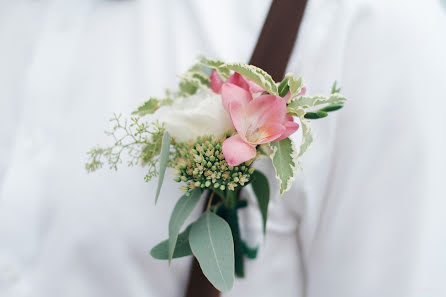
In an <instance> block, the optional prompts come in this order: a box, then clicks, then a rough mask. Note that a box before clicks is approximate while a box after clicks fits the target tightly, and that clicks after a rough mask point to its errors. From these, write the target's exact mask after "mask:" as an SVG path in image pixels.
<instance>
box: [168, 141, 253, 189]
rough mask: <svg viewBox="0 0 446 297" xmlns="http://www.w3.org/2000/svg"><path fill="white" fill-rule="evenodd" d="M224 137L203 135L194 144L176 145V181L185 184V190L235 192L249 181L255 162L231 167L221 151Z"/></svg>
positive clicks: (174, 165)
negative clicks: (200, 189) (198, 188)
mask: <svg viewBox="0 0 446 297" xmlns="http://www.w3.org/2000/svg"><path fill="white" fill-rule="evenodd" d="M223 140H224V139H223ZM223 140H222V139H219V138H217V137H215V136H204V137H199V138H198V139H197V141H196V142H194V143H181V144H177V145H176V149H177V156H176V158H175V160H174V164H173V167H174V168H175V170H176V172H175V175H176V176H175V178H174V180H175V181H177V182H185V183H186V186H184V187H183V188H182V189H183V190H184V191H188V190H191V189H194V188H196V187H200V188H202V189H218V190H221V191H224V190H226V189H228V190H231V191H233V190H234V189H235V188H237V187H239V186H244V185H245V184H246V183H247V182H248V181H249V179H250V177H251V174H252V173H253V172H254V168H250V165H251V163H252V161H248V162H245V163H242V164H240V165H239V166H229V165H228V163H227V162H226V160H225V157H224V156H223V153H222V141H223Z"/></svg>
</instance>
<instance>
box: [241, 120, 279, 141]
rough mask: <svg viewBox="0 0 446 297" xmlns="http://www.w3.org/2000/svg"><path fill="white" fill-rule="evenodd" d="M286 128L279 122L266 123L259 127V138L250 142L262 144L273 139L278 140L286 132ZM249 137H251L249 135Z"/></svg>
mask: <svg viewBox="0 0 446 297" xmlns="http://www.w3.org/2000/svg"><path fill="white" fill-rule="evenodd" d="M285 131H286V128H285V126H284V125H282V124H278V123H266V124H265V125H263V126H262V127H260V128H259V130H258V131H257V132H256V134H257V139H255V140H254V141H253V142H250V143H251V144H262V143H267V142H271V141H275V140H277V139H278V138H279V137H281V136H282V135H283V133H285ZM247 139H249V136H248V135H247Z"/></svg>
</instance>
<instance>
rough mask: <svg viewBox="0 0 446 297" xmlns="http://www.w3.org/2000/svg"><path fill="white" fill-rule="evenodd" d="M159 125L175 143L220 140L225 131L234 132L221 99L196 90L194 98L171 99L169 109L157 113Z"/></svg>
mask: <svg viewBox="0 0 446 297" xmlns="http://www.w3.org/2000/svg"><path fill="white" fill-rule="evenodd" d="M159 121H160V122H162V123H164V126H165V127H166V130H167V132H169V134H170V135H171V136H172V137H173V138H175V140H176V141H179V142H185V141H188V140H195V139H196V138H197V137H198V136H204V135H215V136H217V137H220V136H222V135H223V134H224V133H225V132H227V131H234V127H233V125H232V122H231V118H230V116H229V114H228V112H227V111H226V110H225V108H224V107H223V103H222V100H221V95H219V94H215V93H214V92H212V91H211V90H210V89H200V90H199V91H198V92H197V93H196V94H195V95H192V96H189V97H184V98H178V99H175V102H174V103H173V104H172V105H171V106H166V107H163V108H162V109H160V110H159Z"/></svg>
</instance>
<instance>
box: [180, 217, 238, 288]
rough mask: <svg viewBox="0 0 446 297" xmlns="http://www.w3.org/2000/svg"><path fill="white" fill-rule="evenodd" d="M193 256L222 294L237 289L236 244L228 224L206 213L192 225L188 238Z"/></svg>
mask: <svg viewBox="0 0 446 297" xmlns="http://www.w3.org/2000/svg"><path fill="white" fill-rule="evenodd" d="M189 243H190V247H191V249H192V253H193V254H194V256H195V257H196V258H197V260H198V263H199V264H200V267H201V270H202V271H203V274H204V275H205V276H206V277H207V279H208V280H209V281H210V282H211V283H212V284H213V285H214V287H215V288H217V289H218V290H220V291H222V292H227V291H229V290H230V289H231V288H232V287H233V285H234V265H235V264H234V241H233V239H232V233H231V228H230V227H229V225H228V223H227V222H226V221H225V220H223V219H222V218H220V217H219V216H217V215H216V214H215V213H213V212H210V211H207V212H205V213H203V215H202V216H201V217H200V218H199V219H198V220H197V221H196V222H195V223H194V224H193V226H192V229H191V231H190V234H189Z"/></svg>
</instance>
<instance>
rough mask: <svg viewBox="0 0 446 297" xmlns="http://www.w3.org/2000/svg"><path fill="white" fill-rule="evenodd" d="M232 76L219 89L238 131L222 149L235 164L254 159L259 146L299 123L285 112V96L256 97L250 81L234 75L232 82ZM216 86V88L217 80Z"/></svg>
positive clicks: (228, 160)
mask: <svg viewBox="0 0 446 297" xmlns="http://www.w3.org/2000/svg"><path fill="white" fill-rule="evenodd" d="M234 76H235V74H234V75H233V76H232V77H234ZM230 79H231V78H230ZM230 79H228V81H227V82H225V83H222V84H221V86H220V88H219V91H220V92H221V96H222V100H223V106H224V107H225V109H226V110H227V111H228V112H229V115H230V116H231V120H232V124H233V125H234V128H235V130H236V131H237V134H236V135H234V136H232V137H230V138H228V139H226V140H225V141H224V142H223V149H222V150H223V155H224V156H225V159H226V162H228V164H229V165H231V166H236V165H239V164H241V163H243V162H245V161H248V160H250V159H252V158H254V157H255V156H256V146H257V145H259V144H263V143H268V142H272V141H278V140H281V139H283V138H286V137H288V136H290V135H291V134H292V133H294V132H295V131H296V130H297V129H298V128H299V125H298V124H297V123H295V122H294V120H293V117H292V116H290V115H287V114H286V100H284V98H281V97H279V96H275V95H262V96H259V97H257V98H255V99H253V98H252V93H251V92H250V90H251V88H250V86H249V83H247V82H246V80H244V78H243V77H242V76H241V75H239V76H238V77H237V76H235V78H233V80H232V82H230V81H229V80H230ZM211 81H212V80H211ZM244 82H246V84H247V85H248V86H247V85H245V84H244ZM236 83H237V84H236ZM211 85H212V84H211ZM213 85H214V86H215V89H216V90H217V89H218V88H217V86H218V83H216V82H214V84H213ZM213 89H214V88H213ZM214 91H215V90H214Z"/></svg>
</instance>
